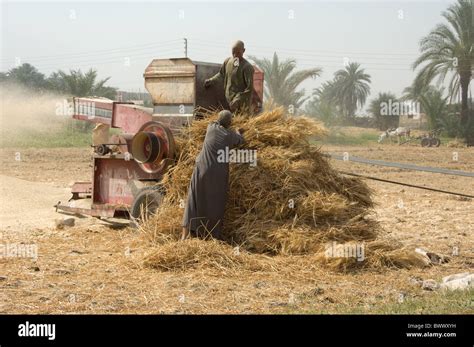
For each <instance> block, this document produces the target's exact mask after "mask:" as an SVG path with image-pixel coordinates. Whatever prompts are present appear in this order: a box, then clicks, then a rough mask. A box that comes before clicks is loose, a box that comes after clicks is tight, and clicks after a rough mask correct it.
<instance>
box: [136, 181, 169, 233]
mask: <svg viewBox="0 0 474 347" xmlns="http://www.w3.org/2000/svg"><path fill="white" fill-rule="evenodd" d="M162 199H163V190H162V187H161V186H151V187H144V188H142V189H140V190H139V192H138V193H137V195H136V196H135V199H134V200H133V203H132V206H131V208H130V219H131V222H132V225H133V226H135V227H138V225H139V224H140V223H142V222H144V221H147V220H148V218H150V217H151V216H152V215H153V214H154V213H156V211H157V210H158V208H159V207H160V204H161V200H162Z"/></svg>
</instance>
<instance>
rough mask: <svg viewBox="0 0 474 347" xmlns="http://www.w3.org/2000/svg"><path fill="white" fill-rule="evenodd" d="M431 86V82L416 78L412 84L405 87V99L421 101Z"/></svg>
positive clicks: (403, 98) (403, 97)
mask: <svg viewBox="0 0 474 347" xmlns="http://www.w3.org/2000/svg"><path fill="white" fill-rule="evenodd" d="M430 88H431V86H430V85H429V84H423V83H421V81H420V80H419V79H415V80H414V81H413V83H412V84H411V86H409V87H406V88H405V89H403V96H402V97H401V100H403V101H414V102H420V99H421V97H422V96H423V95H424V94H425V93H426V92H427V91H428V90H429V89H430Z"/></svg>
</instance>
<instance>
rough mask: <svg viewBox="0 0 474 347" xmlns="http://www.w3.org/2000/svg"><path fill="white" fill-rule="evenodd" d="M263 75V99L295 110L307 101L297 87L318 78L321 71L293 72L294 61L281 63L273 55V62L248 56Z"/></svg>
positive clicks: (318, 69) (314, 69) (275, 55)
mask: <svg viewBox="0 0 474 347" xmlns="http://www.w3.org/2000/svg"><path fill="white" fill-rule="evenodd" d="M250 59H251V60H253V61H254V62H255V63H256V64H257V65H258V66H259V67H260V68H261V69H262V70H263V73H264V74H265V91H264V93H265V97H266V98H268V99H272V100H273V102H274V103H276V104H278V105H282V106H285V107H289V106H290V105H292V106H293V107H294V108H295V109H298V108H299V107H301V105H302V104H303V103H304V102H305V101H306V100H307V99H308V98H305V97H304V95H305V90H304V89H300V90H297V88H298V86H299V85H300V84H301V83H302V82H303V81H305V80H307V79H308V78H316V77H318V76H319V75H320V74H321V72H322V69H320V68H312V69H305V70H300V71H296V72H294V70H295V68H296V61H295V60H294V59H286V60H284V61H282V62H280V60H279V59H278V55H277V54H276V53H273V60H271V61H270V59H267V58H263V59H259V58H256V57H254V56H250Z"/></svg>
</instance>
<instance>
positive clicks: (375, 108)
mask: <svg viewBox="0 0 474 347" xmlns="http://www.w3.org/2000/svg"><path fill="white" fill-rule="evenodd" d="M397 101H398V99H397V97H396V96H395V95H394V94H392V93H390V92H387V93H379V95H378V96H377V98H375V99H373V100H372V101H371V102H370V105H369V109H368V111H369V113H370V114H372V117H374V118H375V122H376V123H377V127H378V128H379V129H380V130H387V129H388V128H394V127H395V128H396V127H397V126H398V122H399V117H398V116H394V115H391V113H390V112H389V113H388V114H384V112H382V110H383V108H384V107H385V108H386V107H387V105H389V104H393V103H395V102H397Z"/></svg>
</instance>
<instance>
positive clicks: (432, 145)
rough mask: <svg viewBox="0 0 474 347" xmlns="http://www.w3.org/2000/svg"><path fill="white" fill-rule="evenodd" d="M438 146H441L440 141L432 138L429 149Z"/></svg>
mask: <svg viewBox="0 0 474 347" xmlns="http://www.w3.org/2000/svg"><path fill="white" fill-rule="evenodd" d="M440 144H441V141H440V139H438V138H437V137H434V138H432V139H431V141H430V146H431V147H439V145H440Z"/></svg>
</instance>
